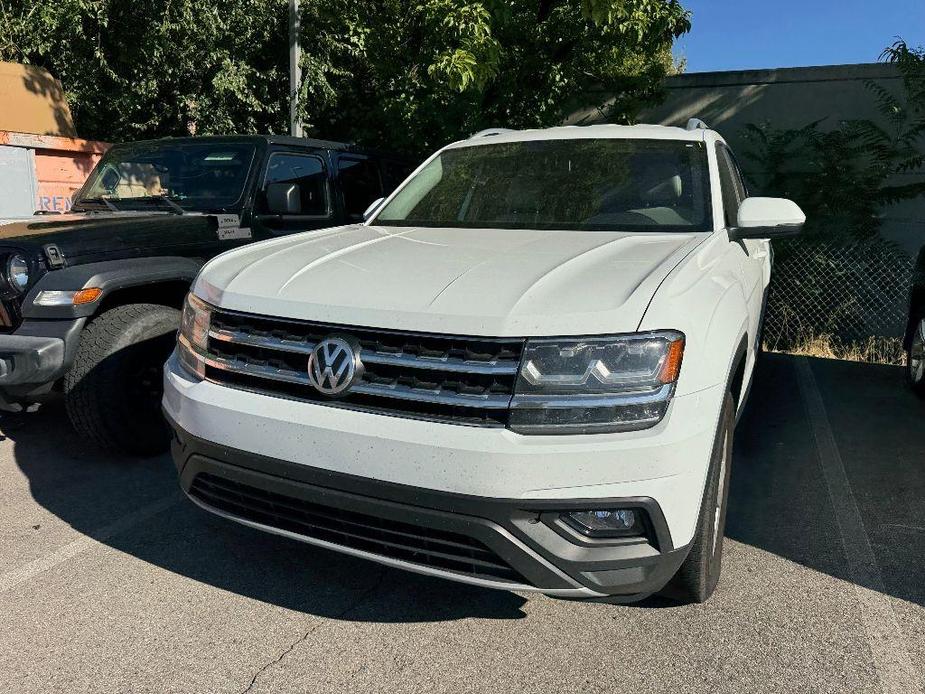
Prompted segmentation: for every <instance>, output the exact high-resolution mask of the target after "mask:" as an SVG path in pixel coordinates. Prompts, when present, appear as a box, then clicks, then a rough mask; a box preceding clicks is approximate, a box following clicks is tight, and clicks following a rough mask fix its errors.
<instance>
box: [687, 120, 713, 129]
mask: <svg viewBox="0 0 925 694" xmlns="http://www.w3.org/2000/svg"><path fill="white" fill-rule="evenodd" d="M687 129H688V130H709V129H710V126H709V125H707V124H706V123H704V122H703V121H702V120H700V119H699V118H691V119H690V120H689V121H687Z"/></svg>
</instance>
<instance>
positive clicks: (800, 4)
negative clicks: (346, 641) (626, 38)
mask: <svg viewBox="0 0 925 694" xmlns="http://www.w3.org/2000/svg"><path fill="white" fill-rule="evenodd" d="M681 4H682V5H684V7H686V8H687V9H689V10H691V11H692V12H693V25H694V26H693V29H692V30H691V32H690V33H689V34H687V35H686V36H683V37H682V38H681V39H679V40H678V42H677V43H676V44H675V55H676V56H677V57H686V58H687V72H707V71H711V70H739V69H745V68H772V67H794V66H798V65H834V64H840V63H872V62H875V61H876V60H877V57H878V56H879V55H880V51H881V50H883V48H884V47H885V46H887V45H889V44H891V43H892V42H893V40H894V37H896V36H901V37H903V38H904V39H905V40H906V42H907V43H909V44H910V45H913V46H915V45H923V44H925V0H802V1H797V0H762V1H758V0H682V2H681Z"/></svg>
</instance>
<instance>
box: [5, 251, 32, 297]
mask: <svg viewBox="0 0 925 694" xmlns="http://www.w3.org/2000/svg"><path fill="white" fill-rule="evenodd" d="M6 280H7V282H9V285H10V287H12V288H13V289H15V290H16V291H18V292H23V291H25V289H26V287H27V286H29V262H28V261H27V260H26V259H25V258H24V257H23V256H21V255H19V254H15V255H11V256H10V257H9V259H8V260H7V261H6Z"/></svg>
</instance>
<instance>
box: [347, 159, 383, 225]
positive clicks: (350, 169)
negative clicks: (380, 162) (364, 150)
mask: <svg viewBox="0 0 925 694" xmlns="http://www.w3.org/2000/svg"><path fill="white" fill-rule="evenodd" d="M337 175H338V177H339V178H340V189H341V191H342V192H343V194H344V212H345V214H346V215H347V218H348V219H363V212H365V211H366V208H367V207H369V204H370V203H371V202H373V201H374V200H377V199H378V198H381V197H382V182H381V181H380V180H379V169H378V167H377V166H376V163H375V162H374V161H372V160H370V159H366V158H363V159H360V158H352V157H340V158H339V159H338V160H337Z"/></svg>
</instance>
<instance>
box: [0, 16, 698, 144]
mask: <svg viewBox="0 0 925 694" xmlns="http://www.w3.org/2000/svg"><path fill="white" fill-rule="evenodd" d="M302 8H303V9H302V14H303V16H302V46H303V51H304V54H303V81H302V85H301V91H300V101H301V110H302V114H303V116H304V119H305V123H306V125H307V126H308V131H309V133H310V134H312V135H315V136H319V137H325V138H330V139H338V140H348V141H355V142H359V143H362V144H367V145H373V146H381V147H385V148H389V149H396V150H403V151H405V152H407V153H408V154H412V155H415V154H418V155H419V154H423V153H425V152H427V151H430V150H432V149H433V148H435V147H437V146H439V145H442V144H444V143H446V142H447V141H449V140H452V139H456V138H459V137H464V136H467V135H469V134H471V133H472V132H474V131H476V130H479V129H481V128H483V127H489V126H510V127H533V126H546V125H552V124H555V123H558V122H560V121H561V120H562V118H563V117H564V116H565V115H567V114H568V113H570V112H571V111H572V110H573V109H574V108H576V107H580V106H601V107H602V108H605V109H606V110H607V112H608V113H609V114H610V115H611V117H612V118H614V119H624V120H625V119H627V118H629V117H631V116H632V113H633V111H634V110H635V108H636V107H638V106H639V105H640V103H642V102H645V101H648V100H651V99H652V98H654V97H655V96H656V94H657V93H658V87H659V83H660V81H661V79H662V77H664V76H665V75H666V74H667V73H668V72H670V71H672V70H673V69H674V64H673V62H672V59H671V45H672V41H673V40H674V38H675V37H677V36H679V35H680V34H682V33H683V32H685V31H687V30H688V29H689V28H690V18H689V15H688V13H687V12H686V11H685V10H684V9H683V8H682V7H681V5H680V4H679V2H678V0H302ZM287 23H288V3H287V0H221V1H220V0H167V1H166V2H154V3H150V2H149V3H145V2H137V1H136V0H0V59H4V60H13V61H20V62H28V63H34V64H38V65H41V66H43V67H46V68H48V69H49V70H50V71H51V72H52V74H54V75H55V76H56V77H58V78H59V79H60V80H61V81H62V83H63V84H64V86H65V90H66V91H67V94H68V100H69V103H70V106H71V110H72V113H73V115H74V119H75V122H76V124H77V129H78V132H79V133H80V134H81V135H82V136H84V137H91V138H99V139H105V140H113V141H117V140H126V139H138V138H144V137H157V136H163V135H183V134H187V133H189V132H191V131H195V132H197V133H200V134H206V133H230V132H285V131H286V129H287V122H288V59H287V51H288V38H287ZM600 94H611V95H616V98H615V99H614V100H613V101H612V102H611V103H609V104H607V105H606V106H605V105H604V104H598V103H596V101H595V100H601V99H603V97H601V96H599V95H600ZM589 95H590V96H589Z"/></svg>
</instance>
